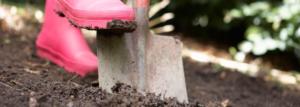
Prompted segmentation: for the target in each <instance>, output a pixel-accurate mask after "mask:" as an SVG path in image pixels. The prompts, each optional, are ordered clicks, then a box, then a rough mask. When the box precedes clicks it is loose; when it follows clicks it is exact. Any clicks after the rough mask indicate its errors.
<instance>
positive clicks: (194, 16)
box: [2, 0, 300, 64]
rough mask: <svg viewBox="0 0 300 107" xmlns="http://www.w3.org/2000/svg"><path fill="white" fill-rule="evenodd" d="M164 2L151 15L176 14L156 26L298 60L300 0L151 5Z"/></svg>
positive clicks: (188, 0) (16, 0) (33, 1)
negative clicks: (170, 27) (168, 27)
mask: <svg viewBox="0 0 300 107" xmlns="http://www.w3.org/2000/svg"><path fill="white" fill-rule="evenodd" d="M162 2H164V3H167V4H166V5H165V6H162V7H161V8H158V11H157V12H156V13H155V14H153V15H150V19H151V20H155V19H157V18H160V17H161V16H163V15H165V14H166V13H172V14H173V15H174V16H173V17H171V18H169V19H168V20H166V21H161V22H159V23H157V24H154V25H153V26H151V27H152V28H153V29H155V28H159V27H162V26H165V25H172V27H173V29H172V30H171V31H168V32H171V33H183V34H184V35H188V36H190V37H193V38H199V39H202V40H206V39H207V40H208V39H209V40H215V41H217V42H219V43H220V44H227V45H229V46H230V47H229V48H228V51H229V52H230V53H231V54H232V55H233V56H234V55H236V54H237V53H239V52H242V53H245V54H252V55H255V56H261V55H264V54H266V53H282V52H284V53H286V54H285V55H291V56H293V57H295V58H296V60H297V61H298V62H297V63H298V64H299V61H300V39H299V38H300V29H299V22H300V0H230V1H229V0H150V4H151V6H150V9H154V7H155V5H157V4H159V3H162ZM2 3H6V4H14V5H19V6H33V7H36V8H40V9H41V10H43V7H44V4H45V0H2ZM150 11H151V10H150ZM168 32H167V33H168ZM158 33H160V32H158ZM236 60H239V59H236ZM240 61H242V60H240Z"/></svg>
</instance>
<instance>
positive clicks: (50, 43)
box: [36, 0, 98, 76]
mask: <svg viewBox="0 0 300 107" xmlns="http://www.w3.org/2000/svg"><path fill="white" fill-rule="evenodd" d="M54 6H55V0H47V2H46V9H45V21H44V24H43V28H42V30H41V32H40V34H39V36H38V38H37V40H36V45H37V48H38V49H37V53H38V55H39V56H40V57H41V58H49V59H50V60H51V61H52V62H54V63H55V64H57V65H59V66H61V67H64V68H65V69H66V70H67V71H69V72H76V73H77V74H79V75H81V76H84V75H85V74H86V73H97V68H98V61H97V56H96V55H94V54H93V53H92V51H91V50H90V49H89V47H88V45H87V43H86V41H85V39H84V37H83V35H82V33H81V30H80V29H79V28H75V27H73V26H70V23H69V22H68V20H67V19H66V18H62V17H59V16H58V15H57V14H56V13H55V12H54Z"/></svg>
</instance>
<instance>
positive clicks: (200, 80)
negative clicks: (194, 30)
mask: <svg viewBox="0 0 300 107" xmlns="http://www.w3.org/2000/svg"><path fill="white" fill-rule="evenodd" d="M35 39H36V35H29V36H24V35H23V34H22V33H21V34H12V33H8V32H3V31H1V30H0V41H1V42H0V106H1V107H15V106H21V107H24V106H25V107H26V106H30V105H31V106H33V107H34V106H41V107H48V106H50V107H52V106H53V107H54V106H55V107H66V106H67V107H73V106H74V107H79V106H80V107H81V106H141V105H143V106H172V105H176V106H185V104H181V103H178V102H176V100H174V99H169V98H167V99H164V100H160V99H159V98H158V97H157V96H154V95H153V94H147V96H143V95H141V94H139V93H138V92H136V89H135V88H134V87H130V86H127V85H124V84H122V83H117V84H116V86H115V87H114V88H112V89H113V92H114V93H107V92H106V91H105V90H102V89H101V88H98V87H93V86H92V85H91V83H92V82H93V81H95V80H96V79H97V75H87V76H86V77H84V78H81V77H80V76H76V75H75V74H73V73H68V72H67V71H65V70H64V69H63V68H60V67H59V66H57V65H55V64H53V63H49V62H48V61H47V60H42V59H40V58H39V57H38V56H37V54H36V53H35V51H36V47H35V44H34V43H35ZM8 40H9V41H10V42H7V41H8ZM3 41H6V42H3ZM87 41H88V43H89V45H90V46H91V48H92V50H93V52H96V48H95V47H96V41H95V40H93V39H88V40H87ZM184 70H185V75H186V83H187V90H188V96H189V100H190V102H193V103H191V105H190V106H194V105H199V106H202V107H204V106H205V107H221V102H224V101H228V107H300V102H299V101H300V92H299V91H296V90H290V89H287V88H279V87H277V86H276V84H275V85H274V83H271V82H266V81H264V80H263V79H261V78H253V77H249V76H246V75H243V74H241V73H239V72H234V71H230V70H226V69H215V65H213V64H203V63H198V62H195V61H193V60H191V59H189V58H185V59H184ZM162 96H163V95H162ZM196 99H199V100H198V101H195V100H196Z"/></svg>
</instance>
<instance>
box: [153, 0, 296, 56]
mask: <svg viewBox="0 0 300 107" xmlns="http://www.w3.org/2000/svg"><path fill="white" fill-rule="evenodd" d="M166 12H173V13H174V14H175V18H174V19H173V20H170V21H168V22H166V23H168V24H173V25H174V26H175V31H183V32H187V33H190V34H194V35H198V36H200V37H202V38H217V39H220V38H221V39H220V40H221V41H222V40H223V41H227V43H228V41H229V42H230V41H232V42H233V43H232V45H233V46H236V47H238V49H239V51H243V52H246V53H249V52H252V53H253V54H255V55H263V54H265V53H266V52H267V51H273V50H280V51H294V50H295V49H298V50H299V49H300V45H299V44H300V39H299V37H300V29H299V23H300V0H230V1H228V0H171V3H170V4H169V5H168V6H167V7H166V8H164V9H162V10H161V11H160V13H158V14H157V15H156V17H158V16H160V15H162V14H163V13H166ZM204 19H205V20H204ZM203 21H204V22H203ZM203 23H204V24H203Z"/></svg>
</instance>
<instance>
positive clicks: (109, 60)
mask: <svg viewBox="0 0 300 107" xmlns="http://www.w3.org/2000/svg"><path fill="white" fill-rule="evenodd" d="M130 1H131V3H132V5H133V9H134V10H135V13H136V20H135V21H136V22H137V25H138V28H137V29H136V31H135V32H133V33H126V34H119V35H118V34H115V35H111V36H109V37H107V35H106V36H105V35H103V34H102V33H100V32H97V43H98V51H97V56H98V75H99V86H100V87H102V88H103V89H106V90H107V91H108V92H111V89H110V88H111V87H112V86H113V85H114V84H115V83H116V82H117V81H120V82H123V83H126V84H129V85H132V86H136V87H138V91H139V92H142V93H147V92H154V93H156V95H158V94H162V95H164V96H165V97H177V99H178V100H179V101H180V102H183V101H185V102H188V98H187V92H186V84H185V77H184V71H183V64H182V56H181V42H180V40H178V39H175V38H173V37H167V36H158V35H152V34H151V33H150V32H149V25H148V19H149V18H148V8H149V0H130Z"/></svg>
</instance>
